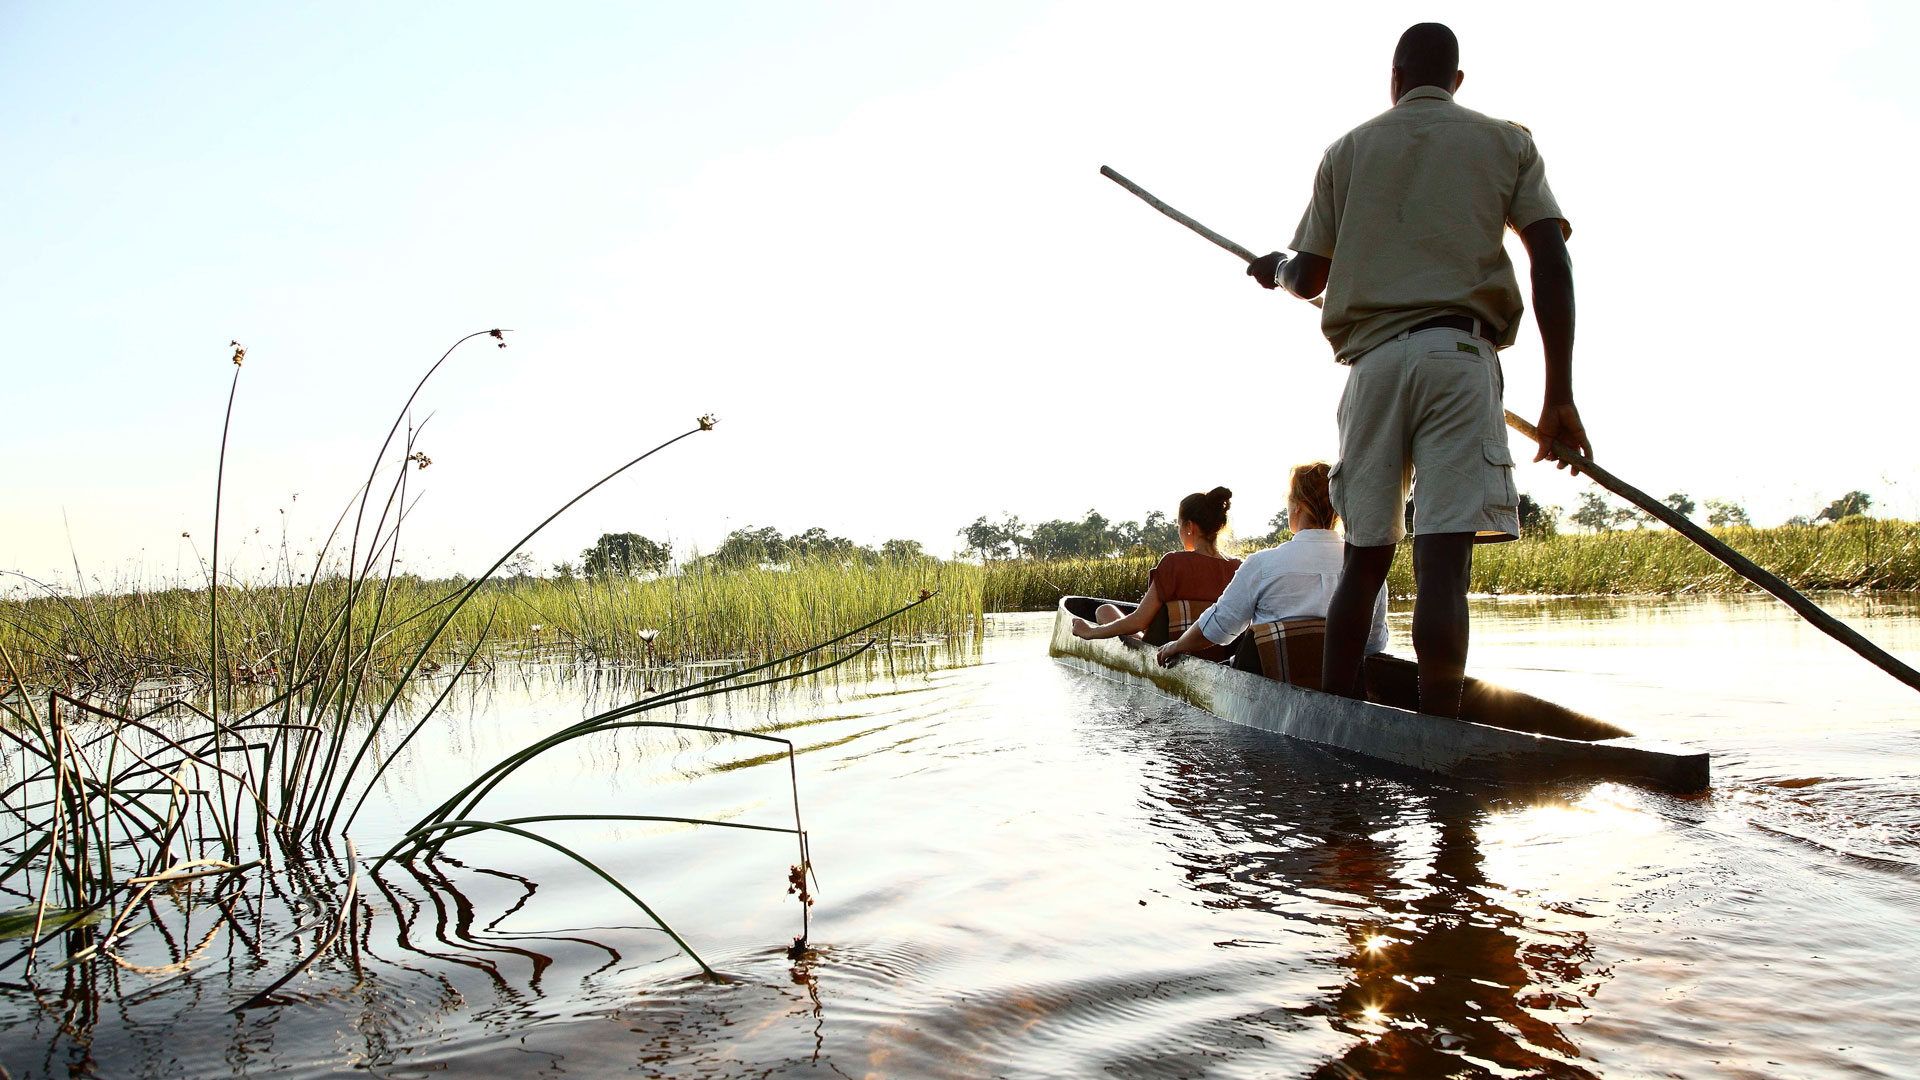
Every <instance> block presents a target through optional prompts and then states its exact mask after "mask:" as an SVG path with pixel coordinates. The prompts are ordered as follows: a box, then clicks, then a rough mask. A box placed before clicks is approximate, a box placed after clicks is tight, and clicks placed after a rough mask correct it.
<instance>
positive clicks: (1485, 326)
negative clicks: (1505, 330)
mask: <svg viewBox="0 0 1920 1080" xmlns="http://www.w3.org/2000/svg"><path fill="white" fill-rule="evenodd" d="M1422 330H1463V331H1465V332H1467V333H1469V334H1472V335H1473V336H1474V337H1477V338H1484V339H1486V340H1487V341H1493V340H1494V339H1495V336H1496V334H1497V331H1495V330H1494V328H1493V324H1492V323H1489V322H1487V321H1485V320H1483V319H1476V318H1474V317H1473V316H1471V315H1436V316H1434V317H1433V318H1431V319H1428V320H1427V321H1426V322H1423V323H1419V324H1417V325H1415V326H1414V327H1413V329H1411V330H1408V331H1407V333H1409V334H1417V333H1419V332H1420V331H1422Z"/></svg>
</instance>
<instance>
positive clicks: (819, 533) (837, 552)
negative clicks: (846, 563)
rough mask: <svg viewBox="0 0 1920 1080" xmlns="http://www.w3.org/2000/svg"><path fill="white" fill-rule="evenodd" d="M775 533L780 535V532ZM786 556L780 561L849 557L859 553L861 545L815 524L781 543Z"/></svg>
mask: <svg viewBox="0 0 1920 1080" xmlns="http://www.w3.org/2000/svg"><path fill="white" fill-rule="evenodd" d="M774 535H776V536H778V535H779V533H777V532H776V533H775V534H774ZM781 547H782V550H783V552H784V557H783V558H782V559H781V560H778V561H787V562H790V561H792V560H794V559H842V560H844V559H848V558H851V557H852V556H853V555H854V554H856V553H857V551H858V548H859V545H857V544H855V543H854V542H853V541H851V540H849V539H847V538H846V537H844V536H831V535H829V534H828V533H827V530H825V529H822V528H820V527H819V526H817V525H816V526H815V527H813V528H811V529H808V530H807V531H805V532H799V533H794V534H793V535H792V536H789V537H787V538H786V541H785V543H784V544H783V545H781Z"/></svg>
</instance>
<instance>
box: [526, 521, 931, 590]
mask: <svg viewBox="0 0 1920 1080" xmlns="http://www.w3.org/2000/svg"><path fill="white" fill-rule="evenodd" d="M927 557H928V556H927V553H926V551H925V550H924V549H923V548H922V547H921V545H920V542H919V541H918V540H888V541H887V542H886V543H884V544H881V545H879V546H878V547H873V546H870V545H867V544H856V543H854V542H853V541H852V540H849V539H847V538H846V537H844V536H834V535H832V534H830V533H828V532H827V530H825V529H822V528H820V527H818V526H815V527H814V528H811V529H806V530H803V531H801V532H797V533H794V534H792V535H787V534H784V533H782V532H781V531H780V530H779V529H776V528H773V527H771V526H768V527H765V528H758V529H756V528H744V529H735V530H733V531H732V532H730V533H728V534H727V538H726V539H725V540H722V541H721V542H720V546H719V547H717V548H715V549H713V550H712V551H711V552H707V553H705V554H695V555H694V556H693V557H692V558H690V559H687V560H686V561H685V562H683V563H680V564H679V565H680V567H681V568H682V569H689V570H698V569H707V568H713V569H735V568H739V567H747V566H786V565H792V564H793V563H796V562H807V561H813V560H833V561H839V562H863V563H878V562H904V561H908V560H914V559H925V558H927ZM675 565H676V564H675V562H674V558H673V543H672V542H671V541H657V540H651V539H649V538H647V537H645V536H642V535H640V534H639V533H633V532H621V533H602V534H601V536H600V539H598V540H595V541H594V542H593V546H592V547H589V548H586V549H585V550H583V551H581V552H580V557H579V559H578V560H572V559H569V560H566V561H564V562H558V563H555V564H553V566H552V567H551V571H552V574H553V576H554V577H557V578H560V579H561V580H563V581H565V580H570V579H573V578H576V577H585V578H588V579H590V580H597V579H601V578H636V577H648V576H654V575H659V574H664V573H666V572H668V571H669V570H671V569H673V568H674V566H675ZM504 569H505V570H506V571H507V572H508V575H509V576H530V575H531V574H532V572H533V559H532V556H529V555H526V554H524V553H522V554H520V555H516V556H515V557H514V558H513V559H512V560H509V561H508V563H507V565H506V567H505V568H504Z"/></svg>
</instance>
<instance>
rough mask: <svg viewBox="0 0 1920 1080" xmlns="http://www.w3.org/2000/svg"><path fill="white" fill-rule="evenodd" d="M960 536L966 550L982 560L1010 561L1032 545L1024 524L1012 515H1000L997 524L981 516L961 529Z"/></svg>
mask: <svg viewBox="0 0 1920 1080" xmlns="http://www.w3.org/2000/svg"><path fill="white" fill-rule="evenodd" d="M960 535H961V536H962V537H963V538H965V539H966V541H967V550H969V551H972V552H975V553H977V554H978V555H979V556H980V557H981V558H982V559H1011V558H1014V557H1015V556H1018V555H1022V554H1024V553H1026V551H1027V550H1028V549H1029V548H1030V547H1031V545H1032V541H1031V540H1030V539H1029V538H1028V536H1027V534H1026V525H1025V523H1024V522H1022V521H1021V520H1020V519H1019V518H1018V517H1016V516H1014V515H1013V514H1001V515H1000V520H999V521H998V522H992V521H988V520H987V519H986V518H985V517H984V516H982V517H980V518H978V519H976V520H975V521H974V523H973V524H971V525H969V526H967V527H966V528H964V529H961V530H960Z"/></svg>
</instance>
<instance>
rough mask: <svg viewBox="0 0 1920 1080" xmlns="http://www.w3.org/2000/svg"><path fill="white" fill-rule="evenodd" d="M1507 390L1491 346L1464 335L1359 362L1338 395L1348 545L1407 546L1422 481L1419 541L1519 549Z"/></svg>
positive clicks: (1404, 340)
mask: <svg viewBox="0 0 1920 1080" xmlns="http://www.w3.org/2000/svg"><path fill="white" fill-rule="evenodd" d="M1504 389H1505V381H1504V380H1503V379H1502V377H1501V374H1500V358H1499V356H1498V354H1496V353H1495V352H1494V349H1493V345H1492V343H1491V342H1489V341H1487V340H1486V339H1485V338H1480V337H1475V336H1474V335H1472V334H1470V333H1467V332H1466V331H1464V330H1448V329H1435V330H1422V331H1420V332H1419V333H1411V334H1401V335H1400V336H1399V337H1397V338H1394V339H1393V340H1392V341H1389V342H1386V343H1384V344H1382V345H1380V346H1378V347H1376V348H1374V349H1371V350H1369V351H1367V352H1365V353H1363V354H1361V356H1360V358H1359V359H1358V360H1355V361H1354V362H1353V370H1352V371H1351V372H1350V373H1348V375H1347V388H1346V390H1345V391H1344V392H1343V393H1342V394H1341V395H1340V461H1339V462H1338V463H1337V464H1335V465H1334V467H1333V475H1332V477H1331V488H1332V491H1331V493H1332V496H1333V508H1334V510H1335V511H1336V512H1337V513H1339V515H1340V517H1341V520H1343V521H1344V522H1345V523H1346V530H1347V543H1349V544H1353V545H1356V546H1359V547H1380V546H1383V545H1386V544H1395V543H1398V542H1399V541H1400V540H1401V539H1402V538H1404V537H1405V536H1406V535H1407V530H1406V517H1405V514H1406V502H1407V490H1408V487H1409V483H1410V481H1415V480H1417V481H1418V482H1419V483H1418V486H1417V487H1416V488H1415V489H1414V498H1413V502H1414V532H1415V533H1416V534H1421V535H1424V534H1430V533H1474V534H1475V537H1474V539H1475V542H1476V543H1495V542H1498V541H1502V540H1514V539H1517V538H1518V537H1519V535H1520V508H1519V498H1518V496H1517V495H1516V494H1515V491H1514V486H1513V455H1512V454H1511V453H1510V452H1509V451H1508V450H1507V427H1506V418H1505V415H1504V412H1503V409H1502V405H1501V400H1500V398H1501V393H1502V391H1503V390H1504Z"/></svg>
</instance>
